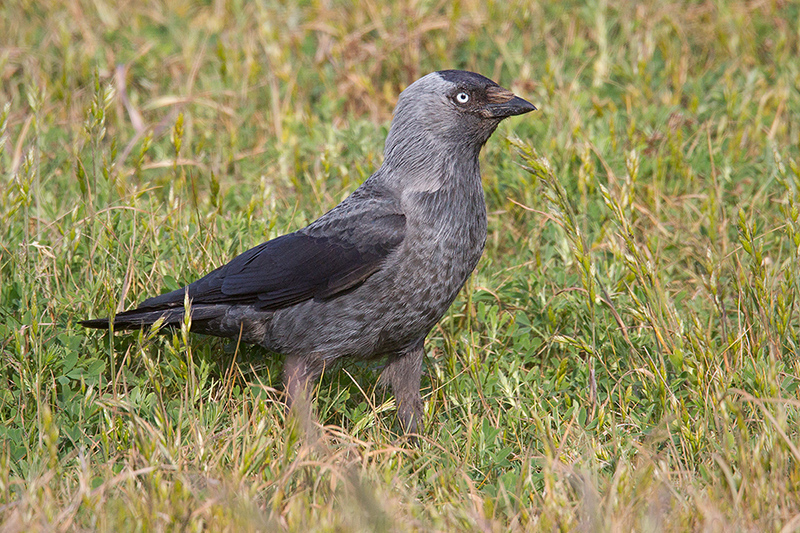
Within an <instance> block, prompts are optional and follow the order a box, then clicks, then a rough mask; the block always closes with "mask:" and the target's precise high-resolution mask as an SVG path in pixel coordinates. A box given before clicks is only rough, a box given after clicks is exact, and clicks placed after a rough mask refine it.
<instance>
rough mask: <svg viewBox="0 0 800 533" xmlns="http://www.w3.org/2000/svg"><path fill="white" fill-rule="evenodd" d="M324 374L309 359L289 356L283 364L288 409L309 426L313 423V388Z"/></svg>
mask: <svg viewBox="0 0 800 533" xmlns="http://www.w3.org/2000/svg"><path fill="white" fill-rule="evenodd" d="M321 373H322V369H321V368H320V365H315V364H314V363H313V361H312V360H311V359H310V358H308V357H303V356H297V355H289V356H286V361H285V362H284V364H283V384H284V391H285V392H286V408H287V409H291V411H292V412H294V414H295V416H296V417H297V418H298V419H299V420H300V421H301V422H303V425H304V426H307V425H308V423H309V422H310V421H311V388H312V386H313V383H314V382H315V381H316V380H317V378H318V377H319V376H320V374H321Z"/></svg>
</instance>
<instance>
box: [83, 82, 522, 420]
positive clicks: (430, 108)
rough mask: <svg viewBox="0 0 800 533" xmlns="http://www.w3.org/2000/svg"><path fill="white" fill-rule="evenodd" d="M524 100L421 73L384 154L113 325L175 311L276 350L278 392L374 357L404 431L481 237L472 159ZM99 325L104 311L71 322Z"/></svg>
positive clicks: (169, 319)
mask: <svg viewBox="0 0 800 533" xmlns="http://www.w3.org/2000/svg"><path fill="white" fill-rule="evenodd" d="M534 109H535V107H534V106H533V105H531V104H530V103H529V102H527V101H525V100H523V99H521V98H519V97H517V96H514V94H513V93H511V92H510V91H508V90H506V89H503V88H502V87H500V86H498V85H497V84H496V83H494V82H493V81H491V80H489V79H488V78H485V77H483V76H481V75H479V74H475V73H471V72H465V71H452V70H449V71H440V72H434V73H431V74H428V75H427V76H424V77H423V78H420V79H419V80H417V81H416V82H414V83H413V84H411V85H410V86H409V87H408V88H407V89H406V90H405V91H403V92H402V94H401V95H400V98H399V99H398V102H397V107H396V108H395V111H394V118H393V120H392V126H391V129H390V131H389V135H388V136H387V138H386V146H385V150H384V162H383V165H382V166H381V168H380V169H378V171H377V172H375V173H374V174H373V175H372V176H370V178H369V179H367V180H366V181H365V182H364V183H363V184H362V185H361V186H360V187H359V188H358V189H356V191H354V192H353V194H351V195H350V196H349V197H348V198H346V199H345V200H344V201H343V202H342V203H340V204H339V205H337V206H336V207H334V208H333V209H332V210H330V211H329V212H327V213H325V214H324V215H323V216H321V217H320V218H319V219H317V220H316V221H314V222H313V223H311V224H310V225H309V226H307V227H305V228H303V229H301V230H298V231H296V232H294V233H290V234H288V235H283V236H281V237H278V238H276V239H273V240H271V241H268V242H265V243H263V244H261V245H259V246H257V247H255V248H252V249H251V250H248V251H246V252H244V253H243V254H241V255H239V256H238V257H236V258H234V259H233V260H232V261H231V262H230V263H228V264H226V265H224V266H222V267H220V268H218V269H216V270H214V271H212V272H211V273H209V274H208V275H206V276H205V277H203V278H201V279H199V280H197V281H195V282H194V283H191V284H189V285H188V286H186V287H184V288H182V289H179V290H176V291H173V292H170V293H167V294H162V295H161V296H156V297H154V298H150V299H148V300H145V301H144V302H142V304H141V305H140V306H139V307H138V308H136V309H133V310H131V311H126V312H123V313H119V314H117V315H116V316H115V317H114V328H115V329H117V330H122V329H137V328H142V327H148V326H149V325H152V324H153V323H154V322H155V321H156V320H158V319H159V318H161V317H163V318H164V323H165V324H168V325H177V324H180V322H181V321H182V320H183V315H184V298H185V295H186V293H187V292H188V296H189V298H190V299H191V313H192V331H194V332H198V333H205V334H209V335H216V336H221V337H231V338H239V337H241V340H242V341H244V342H248V343H253V344H258V345H261V346H263V347H265V348H267V349H269V350H272V351H274V352H278V353H282V354H285V355H286V363H285V367H284V381H285V384H286V390H287V393H288V396H289V401H290V402H291V401H292V400H298V399H299V398H300V397H301V396H304V395H305V394H306V393H307V389H308V386H309V384H310V383H312V382H313V381H314V380H316V379H317V378H318V377H319V375H320V374H321V372H322V371H323V369H324V368H325V367H326V366H329V365H330V363H332V362H333V361H335V360H337V359H339V358H341V357H354V358H358V359H366V358H372V357H378V356H388V364H387V366H386V368H385V370H384V373H383V374H382V376H381V381H382V382H383V383H385V384H387V385H391V386H392V389H393V391H394V394H395V398H396V401H397V405H398V417H399V419H400V421H401V423H402V425H403V427H404V429H405V430H406V431H409V432H416V431H418V430H421V419H422V401H421V398H420V376H421V372H422V357H423V341H424V339H425V336H426V335H427V334H428V332H429V331H430V330H431V329H432V328H433V326H434V325H435V324H436V322H438V321H439V319H440V318H441V317H442V315H444V313H445V312H446V311H447V308H448V307H450V304H452V302H453V300H454V299H455V297H456V295H457V294H458V292H459V290H460V289H461V287H462V286H463V285H464V283H465V282H466V280H467V278H468V277H469V275H470V273H471V272H472V271H473V270H474V268H475V266H476V265H477V263H478V260H479V259H480V257H481V254H482V253H483V248H484V244H485V242H486V206H485V202H484V197H483V188H482V187H481V177H480V168H479V162H478V156H479V153H480V150H481V147H482V146H483V145H484V144H485V143H486V141H487V140H488V139H489V137H490V136H491V134H492V133H493V132H494V130H495V128H496V127H497V125H498V124H499V123H500V121H501V120H503V119H504V118H506V117H509V116H512V115H519V114H522V113H527V112H529V111H533V110H534ZM82 324H83V325H84V326H86V327H93V328H108V327H109V321H108V319H94V320H86V321H83V322H82Z"/></svg>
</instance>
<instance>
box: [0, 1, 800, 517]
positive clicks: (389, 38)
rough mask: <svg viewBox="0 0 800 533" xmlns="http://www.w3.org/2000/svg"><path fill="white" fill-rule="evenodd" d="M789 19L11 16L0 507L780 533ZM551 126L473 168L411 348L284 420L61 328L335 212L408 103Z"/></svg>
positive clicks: (262, 399) (794, 430) (795, 284)
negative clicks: (441, 314) (402, 430)
mask: <svg viewBox="0 0 800 533" xmlns="http://www.w3.org/2000/svg"><path fill="white" fill-rule="evenodd" d="M799 19H800V6H799V5H798V3H796V2H778V1H775V2H744V1H730V2H724V1H717V2H712V1H700V2H676V1H671V0H664V1H661V2H649V3H645V4H640V3H638V2H628V1H622V2H605V1H602V0H597V1H594V2H588V3H582V2H574V1H573V2H565V3H553V4H551V3H550V2H539V3H534V2H527V1H526V2H522V1H520V2H513V1H511V2H509V1H496V2H494V1H488V2H487V1H479V0H465V1H454V2H439V3H433V2H424V1H414V0H409V1H406V2H395V3H391V6H390V5H389V3H386V5H384V4H382V3H378V2H366V3H352V4H350V3H346V2H340V1H337V0H333V1H331V2H317V1H312V2H301V3H300V4H299V5H294V4H292V3H286V4H284V3H280V2H274V1H271V0H266V1H260V2H252V3H248V2H233V3H230V4H228V3H224V2H217V1H214V2H211V1H207V2H200V3H180V2H177V1H171V0H168V1H166V2H160V3H152V2H127V3H123V5H122V6H121V7H115V4H114V3H111V2H105V1H103V0H97V1H91V2H90V1H77V2H76V1H69V2H67V1H63V2H62V1H60V0H53V1H51V2H44V3H42V2H33V1H21V2H3V3H2V4H0V220H3V221H4V222H3V223H2V224H0V357H2V361H0V422H2V423H0V442H1V443H2V447H1V448H0V517H1V518H2V524H3V529H4V530H7V531H35V530H79V531H82V530H120V529H121V530H139V531H151V530H191V531H198V530H208V531H223V530H227V531H247V530H290V531H308V530H313V531H317V530H326V531H330V530H339V531H341V530H344V531H349V530H402V531H404V530H419V531H431V530H440V531H450V530H481V531H527V530H536V531H539V530H540V531H552V530H581V529H582V530H586V531H632V530H635V531H742V530H748V531H795V530H798V529H800V392H798V385H800V354H798V349H799V345H798V335H800V298H799V296H800V268H798V267H800V93H799V92H798V89H797V87H798V86H800V61H798V60H797V57H799V56H800V27H799V26H798V23H797V21H798V20H799ZM441 68H467V69H471V70H475V71H478V72H481V73H483V74H485V75H487V76H490V77H492V78H494V79H496V80H497V81H499V82H500V83H501V84H503V85H505V86H507V87H510V88H511V89H513V90H514V91H516V92H517V93H518V94H520V95H522V96H523V97H525V98H527V99H529V100H530V101H532V102H533V103H534V104H536V105H537V107H539V109H540V110H539V111H538V112H536V113H534V114H531V115H526V116H524V117H521V118H513V119H510V120H508V121H506V122H505V123H503V124H502V125H501V127H500V128H499V130H498V132H497V133H496V134H495V135H494V137H493V138H492V139H491V140H490V141H489V143H488V144H487V146H486V148H485V149H484V153H483V174H484V184H485V191H486V199H487V204H488V208H489V213H490V220H489V238H488V242H487V248H486V253H485V255H484V258H483V259H482V261H481V263H480V265H479V267H478V270H477V272H476V274H475V275H474V276H473V278H472V280H471V281H470V282H469V283H468V287H467V288H466V289H465V290H464V291H463V292H462V294H461V296H460V297H459V299H458V300H457V301H456V303H455V304H454V305H453V307H452V309H451V310H450V311H449V313H448V314H447V315H446V316H445V318H444V319H443V320H442V321H441V323H440V324H439V325H438V326H437V327H436V328H435V329H434V331H433V332H432V333H431V335H430V336H429V338H428V341H427V344H426V352H427V361H426V376H425V377H424V379H423V382H424V386H425V390H424V394H425V396H424V399H425V423H426V428H427V429H426V432H425V435H424V439H423V443H422V446H421V447H420V448H419V449H416V448H414V447H412V446H410V445H409V444H408V443H407V442H406V441H405V440H403V439H402V438H401V437H399V436H398V434H397V429H398V426H397V424H396V422H395V421H394V420H393V399H392V398H391V396H384V395H382V394H381V393H380V391H376V390H374V383H375V378H376V376H377V373H378V371H379V365H378V364H377V363H376V364H353V363H347V364H345V365H344V366H343V367H342V368H341V369H338V371H336V372H331V373H327V374H326V375H325V376H324V377H323V379H322V381H321V383H320V385H319V390H318V401H317V403H316V411H317V418H318V420H319V422H320V424H321V425H313V424H312V425H308V424H305V425H304V426H303V425H297V424H296V423H295V422H293V421H287V420H285V419H284V411H283V408H282V406H281V405H280V402H281V395H280V367H281V359H280V357H277V356H274V355H271V354H267V353H265V352H264V351H263V350H261V349H258V348H254V347H246V346H239V347H237V346H236V345H235V344H232V343H230V342H225V341H222V340H219V339H211V338H207V337H201V336H195V335H191V334H187V333H186V332H178V333H176V334H175V335H149V334H138V335H137V334H116V335H114V336H108V335H104V334H100V333H97V332H90V331H85V330H83V329H82V328H81V327H80V326H79V325H77V321H78V320H80V319H83V318H87V317H94V316H102V315H107V314H109V313H112V312H114V310H117V309H125V308H129V307H131V306H133V305H135V303H136V302H139V301H141V300H142V299H144V298H145V297H148V296H152V295H155V294H158V293H160V292H161V291H165V290H168V289H174V288H177V287H178V286H180V284H182V283H185V282H188V281H191V280H193V279H196V278H197V277H198V276H199V275H201V274H202V273H204V272H207V271H208V270H210V269H212V268H214V267H216V266H219V265H220V264H222V263H224V262H225V261H227V260H228V259H230V258H232V257H233V256H234V255H235V254H236V253H238V252H241V251H244V250H245V249H247V248H249V247H251V246H253V245H256V244H258V243H260V242H262V241H263V240H265V239H268V238H271V237H274V236H277V235H279V234H282V233H285V232H288V231H292V230H294V229H297V228H299V227H301V226H303V225H305V224H306V223H308V222H310V221H311V220H313V219H315V218H316V217H317V216H319V215H320V214H321V213H323V212H324V211H326V210H327V209H329V208H330V207H332V206H333V205H335V204H336V203H337V202H339V201H340V200H341V199H342V198H344V197H345V196H346V195H347V194H348V193H349V192H351V191H352V190H354V189H355V188H356V187H357V186H358V184H359V183H361V182H362V181H363V180H364V179H365V178H366V177H367V176H369V174H370V173H371V172H372V171H373V170H374V169H375V168H377V167H378V166H379V165H380V162H381V157H382V155H381V152H382V148H383V139H384V137H385V134H386V132H387V128H388V124H389V120H390V117H391V110H392V107H393V105H394V102H395V101H396V98H397V94H399V92H400V91H401V90H402V89H403V88H404V87H405V86H406V85H407V84H409V83H410V82H412V81H413V80H414V79H416V78H417V77H419V76H420V75H422V74H425V73H427V72H429V71H432V70H437V69H441Z"/></svg>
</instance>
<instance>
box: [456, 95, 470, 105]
mask: <svg viewBox="0 0 800 533" xmlns="http://www.w3.org/2000/svg"><path fill="white" fill-rule="evenodd" d="M456 102H458V103H459V104H466V103H467V102H469V95H468V94H467V93H458V94H457V95H456Z"/></svg>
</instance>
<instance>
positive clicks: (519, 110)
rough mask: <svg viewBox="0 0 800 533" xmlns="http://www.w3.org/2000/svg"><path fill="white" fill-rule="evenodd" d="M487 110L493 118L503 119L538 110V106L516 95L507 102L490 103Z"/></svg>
mask: <svg viewBox="0 0 800 533" xmlns="http://www.w3.org/2000/svg"><path fill="white" fill-rule="evenodd" d="M486 111H487V112H488V114H489V116H490V117H491V118H500V119H503V118H508V117H513V116H514V115H524V114H525V113H530V112H531V111H536V106H534V105H533V104H532V103H530V102H528V101H527V100H524V99H522V98H520V97H519V96H514V97H513V98H512V99H510V100H508V101H507V102H499V103H493V104H488V105H487V106H486Z"/></svg>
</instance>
